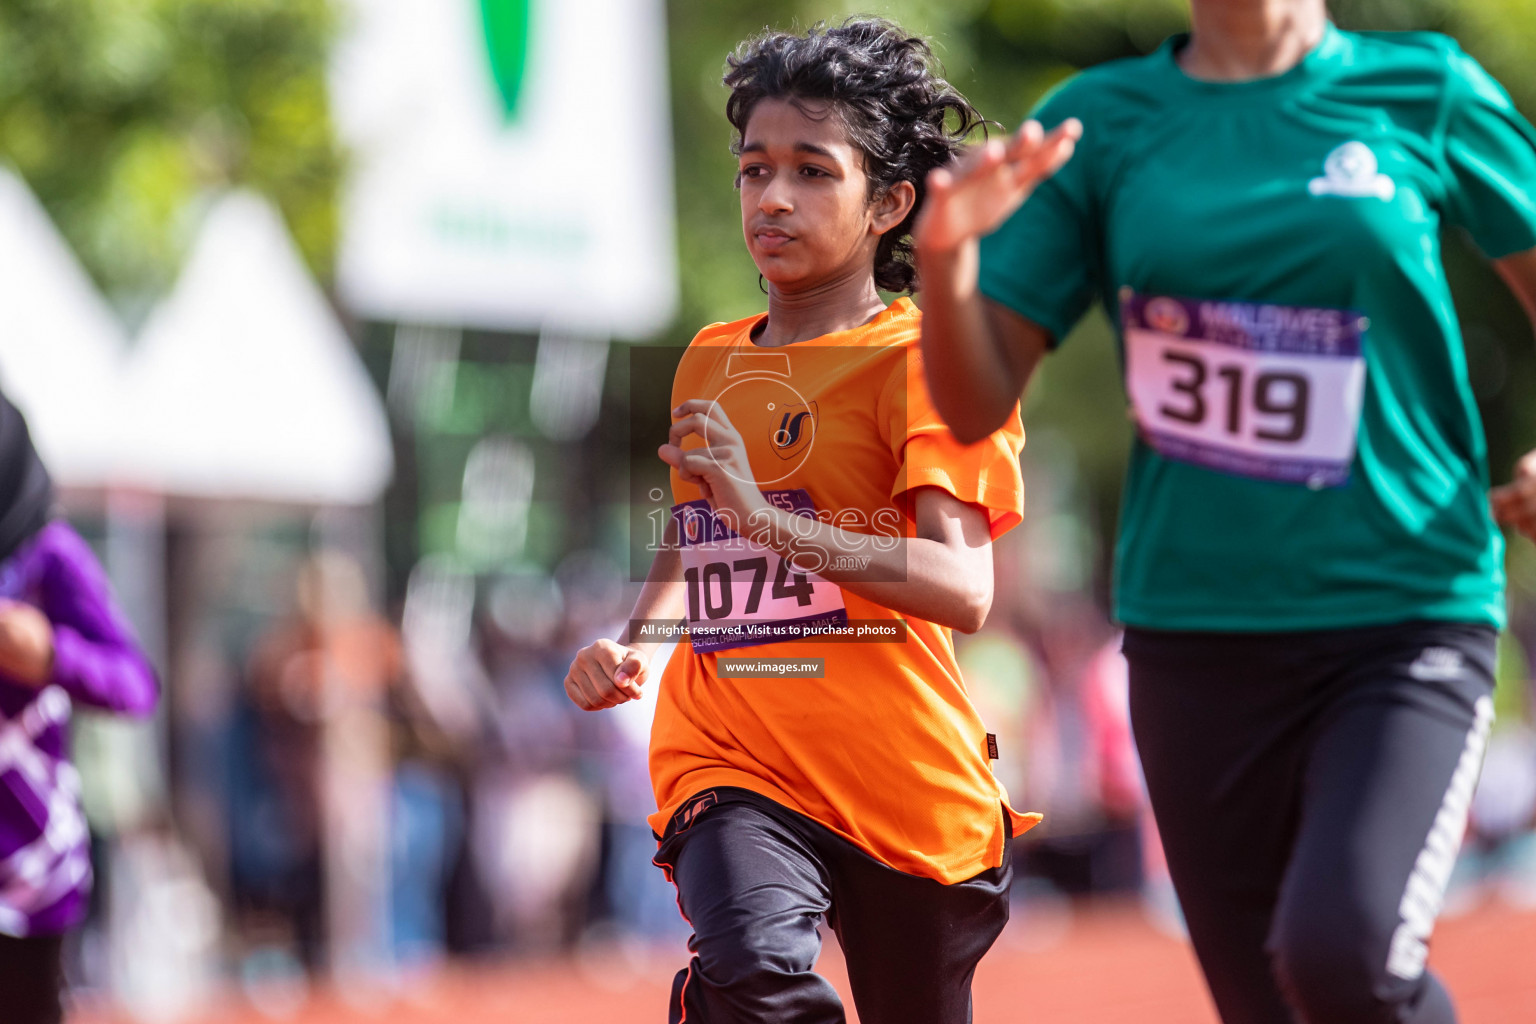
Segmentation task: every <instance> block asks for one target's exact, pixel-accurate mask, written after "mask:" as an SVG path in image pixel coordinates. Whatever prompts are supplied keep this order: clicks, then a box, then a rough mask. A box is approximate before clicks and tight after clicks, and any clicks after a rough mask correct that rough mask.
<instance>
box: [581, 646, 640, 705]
mask: <svg viewBox="0 0 1536 1024" xmlns="http://www.w3.org/2000/svg"><path fill="white" fill-rule="evenodd" d="M650 660H651V659H650V656H649V655H647V654H646V653H645V652H644V651H641V650H639V649H637V648H634V647H626V646H624V645H623V644H620V643H615V642H614V641H612V640H599V641H597V643H595V644H591V645H589V646H587V647H583V648H582V649H581V650H579V651H577V652H576V658H575V660H573V661H572V662H571V670H570V671H569V672H567V673H566V675H565V693H566V696H568V697H570V698H571V700H572V702H574V703H575V705H576V706H577V707H579V708H581V709H582V710H583V711H600V710H602V709H603V708H611V707H616V706H617V705H619V704H623V703H624V702H625V701H631V700H639V699H640V695H641V689H640V688H641V687H642V686H644V685H645V679H646V674H647V673H648V672H649V670H650Z"/></svg>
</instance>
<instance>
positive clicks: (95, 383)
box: [0, 169, 126, 487]
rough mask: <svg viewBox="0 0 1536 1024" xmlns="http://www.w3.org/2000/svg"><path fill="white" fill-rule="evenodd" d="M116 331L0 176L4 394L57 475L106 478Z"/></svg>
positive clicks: (62, 252) (14, 180)
mask: <svg viewBox="0 0 1536 1024" xmlns="http://www.w3.org/2000/svg"><path fill="white" fill-rule="evenodd" d="M125 346H126V338H125V337H124V334H123V331H122V328H121V327H120V326H119V324H118V322H117V320H116V319H115V317H114V316H113V313H112V311H111V310H110V309H109V308H108V307H107V304H106V302H105V301H104V300H103V299H102V298H101V296H100V294H99V293H98V292H97V291H96V287H95V285H94V284H93V283H92V282H91V279H90V278H89V277H88V276H87V275H86V273H85V271H84V270H83V269H82V268H81V266H80V264H79V262H78V261H77V260H76V259H75V256H74V253H72V252H71V251H70V249H69V246H68V245H66V244H65V242H64V239H63V238H61V237H60V236H59V233H58V230H57V229H56V228H55V227H54V226H53V222H52V221H51V220H49V218H48V214H47V212H45V211H44V210H43V208H42V205H41V204H39V203H38V201H37V199H36V198H35V197H34V196H33V195H32V193H31V191H30V190H28V188H27V186H26V184H25V183H24V182H22V180H21V179H20V178H18V177H17V176H16V175H15V174H13V173H12V172H10V171H7V170H4V169H0V387H3V388H4V389H5V392H6V394H7V395H9V396H10V398H11V400H12V401H13V402H15V403H16V405H17V407H18V408H20V409H21V410H22V412H23V413H25V414H26V417H27V422H28V424H29V426H30V427H31V430H32V436H33V439H34V442H35V443H36V445H37V447H38V450H39V451H40V452H41V453H42V456H43V458H44V460H45V461H46V462H47V463H48V467H49V469H50V471H51V472H52V474H53V477H54V479H55V480H56V481H58V482H59V483H60V484H63V485H66V486H79V487H95V486H100V485H102V484H103V483H105V482H106V481H107V479H108V478H109V476H110V474H111V472H112V469H113V464H114V461H115V455H116V446H115V439H116V437H117V434H118V432H119V430H120V424H119V423H118V422H117V421H116V417H115V416H114V398H115V395H116V384H117V376H118V374H119V372H120V370H121V360H122V357H123V351H124V348H125Z"/></svg>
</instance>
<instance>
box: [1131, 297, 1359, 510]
mask: <svg viewBox="0 0 1536 1024" xmlns="http://www.w3.org/2000/svg"><path fill="white" fill-rule="evenodd" d="M1120 313H1121V320H1122V324H1123V326H1124V335H1125V373H1126V390H1127V392H1128V393H1129V395H1130V399H1131V406H1132V409H1133V411H1134V412H1135V416H1136V424H1137V427H1138V429H1139V430H1140V432H1141V435H1142V437H1143V438H1144V439H1145V440H1146V442H1147V443H1148V444H1149V445H1151V446H1152V448H1153V449H1155V450H1156V451H1157V452H1158V453H1159V454H1161V455H1163V456H1164V457H1165V458H1169V459H1175V460H1177V461H1180V462H1189V463H1193V464H1195V465H1198V466H1204V467H1205V468H1207V469H1212V470H1215V471H1217V472H1222V473H1230V474H1234V475H1237V476H1246V477H1254V478H1257V479H1261V480H1273V481H1277V482H1281V483H1295V484H1305V485H1307V486H1309V487H1312V488H1322V487H1337V486H1339V485H1341V484H1343V483H1344V482H1345V481H1347V480H1348V479H1349V471H1350V465H1351V463H1352V462H1353V461H1354V456H1355V444H1356V438H1357V435H1358V432H1359V424H1360V406H1361V401H1362V399H1363V396H1364V394H1365V354H1364V348H1363V344H1364V340H1365V328H1366V326H1367V321H1366V319H1365V317H1363V316H1362V315H1361V314H1359V313H1357V312H1353V311H1350V310H1343V309H1317V308H1308V307H1300V306H1280V305H1273V304H1269V303H1252V302H1214V301H1204V300H1196V299H1179V298H1169V297H1166V296H1158V297H1149V296H1142V295H1137V294H1135V293H1134V292H1131V291H1130V290H1129V289H1127V290H1125V291H1123V292H1122V293H1121V296H1120Z"/></svg>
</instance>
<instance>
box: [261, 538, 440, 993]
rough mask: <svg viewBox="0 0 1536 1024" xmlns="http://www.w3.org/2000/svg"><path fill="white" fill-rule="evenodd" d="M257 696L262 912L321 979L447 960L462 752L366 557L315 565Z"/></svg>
mask: <svg viewBox="0 0 1536 1024" xmlns="http://www.w3.org/2000/svg"><path fill="white" fill-rule="evenodd" d="M250 696H251V710H252V712H253V718H254V721H253V723H252V724H253V726H254V730H253V732H254V746H255V754H256V760H255V762H254V764H253V766H252V767H253V768H254V769H255V775H256V777H255V778H252V779H248V780H244V782H243V783H242V784H241V785H237V787H236V791H237V792H239V791H240V790H241V789H243V788H246V787H249V788H252V789H254V790H256V791H257V792H263V791H264V792H265V794H266V795H265V798H264V799H263V798H258V802H257V806H256V807H255V808H254V809H253V810H254V811H255V813H253V814H250V815H243V814H239V813H237V814H236V815H235V817H234V820H233V821H232V829H233V831H234V832H235V842H234V844H233V845H234V849H235V851H236V871H235V876H236V882H237V887H238V888H239V889H240V890H241V891H242V892H243V893H244V895H245V899H246V903H247V910H250V911H255V912H256V913H257V915H258V918H259V916H260V915H261V914H262V913H263V912H265V913H266V914H268V915H276V916H277V917H278V918H279V919H280V920H281V921H282V922H283V923H284V924H285V925H286V927H287V930H288V933H289V934H288V936H287V939H288V941H290V942H292V943H293V945H294V947H295V951H296V952H297V954H298V956H299V957H300V958H301V960H302V961H303V963H304V964H305V965H306V966H307V967H309V968H311V969H314V968H317V967H319V966H321V965H322V964H329V965H331V966H332V967H335V968H339V969H344V970H345V969H349V968H360V967H369V966H373V967H379V966H384V965H386V964H388V963H401V962H404V963H418V962H421V961H423V960H431V959H434V958H436V957H438V956H440V955H441V954H442V952H443V949H444V925H443V915H442V909H441V908H442V904H443V893H444V890H445V887H446V881H447V874H448V869H449V865H450V864H451V863H452V861H453V857H454V855H455V852H456V847H457V843H458V841H459V839H458V837H459V832H460V829H459V819H460V816H461V800H460V797H459V791H458V787H457V784H456V783H455V781H454V779H453V774H452V772H451V771H450V768H451V766H452V764H453V763H454V759H455V753H456V745H455V743H454V741H452V740H451V739H450V737H449V734H448V733H447V732H446V731H445V730H444V729H443V728H442V727H441V726H440V725H439V723H438V721H437V720H436V719H435V718H434V716H433V715H432V714H431V712H430V711H429V709H428V706H427V703H426V701H425V700H424V699H423V698H422V696H421V694H420V693H419V692H418V690H417V688H416V686H415V685H414V684H413V682H412V679H411V675H410V673H409V672H407V671H406V662H405V658H404V655H403V652H402V648H401V643H400V639H399V636H398V634H397V633H396V631H395V630H394V628H393V627H392V626H390V625H389V623H388V622H386V621H385V620H384V619H383V618H382V617H381V616H380V615H378V614H377V613H376V612H374V611H373V610H372V608H371V607H370V605H369V601H368V597H367V587H366V583H365V581H364V579H363V576H362V572H361V570H360V569H359V567H358V566H357V565H356V563H355V562H353V561H352V560H350V559H349V558H347V557H346V556H344V555H341V554H338V553H335V552H325V553H322V554H319V555H317V556H315V557H313V558H311V559H310V560H309V561H308V562H306V563H305V564H304V565H303V567H302V568H301V569H300V571H299V574H298V580H297V587H296V595H295V612H294V614H293V616H292V617H291V618H290V619H288V620H287V621H284V622H281V623H279V624H278V625H277V626H276V627H275V628H274V629H273V630H272V632H270V633H269V634H268V635H267V636H266V637H265V638H264V639H263V640H262V641H261V642H260V643H259V644H258V647H257V650H256V653H255V655H254V656H253V658H252V662H251V672H250ZM256 927H257V929H258V931H259V930H260V924H259V920H258V923H257V924H256ZM279 941H281V939H279Z"/></svg>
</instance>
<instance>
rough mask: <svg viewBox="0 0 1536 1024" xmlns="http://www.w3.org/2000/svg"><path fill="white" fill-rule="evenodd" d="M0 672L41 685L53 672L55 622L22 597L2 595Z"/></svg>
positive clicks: (0, 607) (27, 682) (31, 684)
mask: <svg viewBox="0 0 1536 1024" xmlns="http://www.w3.org/2000/svg"><path fill="white" fill-rule="evenodd" d="M0 675H4V676H6V677H7V678H9V679H11V680H12V681H13V682H18V683H22V684H24V685H26V686H35V687H38V688H41V687H42V686H44V685H45V684H46V683H47V682H48V680H49V679H50V678H52V676H53V624H52V623H51V622H49V621H48V617H47V616H46V615H44V614H43V613H42V612H40V611H38V610H37V609H36V608H34V607H32V606H31V605H29V604H26V603H24V602H21V601H7V600H4V599H0Z"/></svg>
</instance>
